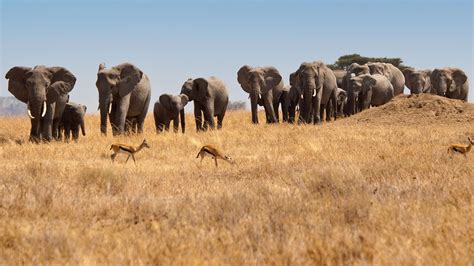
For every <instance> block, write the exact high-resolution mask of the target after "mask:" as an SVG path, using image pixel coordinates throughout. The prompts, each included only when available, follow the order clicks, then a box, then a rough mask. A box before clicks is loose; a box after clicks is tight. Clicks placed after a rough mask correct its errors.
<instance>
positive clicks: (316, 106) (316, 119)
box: [312, 88, 322, 124]
mask: <svg viewBox="0 0 474 266" xmlns="http://www.w3.org/2000/svg"><path fill="white" fill-rule="evenodd" d="M320 91H322V88H321V89H320ZM312 108H313V110H312V111H313V123H314V124H321V97H320V93H319V92H318V94H317V95H316V97H314V99H313V106H312Z"/></svg>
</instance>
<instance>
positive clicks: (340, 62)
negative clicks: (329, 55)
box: [328, 54, 408, 70]
mask: <svg viewBox="0 0 474 266" xmlns="http://www.w3.org/2000/svg"><path fill="white" fill-rule="evenodd" d="M368 62H381V63H390V64H392V65H394V66H396V67H398V68H399V69H400V70H403V69H405V68H408V66H405V65H403V64H402V63H403V60H402V59H401V58H398V57H395V58H390V57H366V56H361V55H360V54H350V55H343V56H341V57H339V58H338V59H337V61H336V62H335V63H334V64H330V65H328V67H329V68H331V69H333V70H335V69H345V68H346V67H347V66H349V65H350V64H352V63H358V64H360V65H363V64H366V63H368Z"/></svg>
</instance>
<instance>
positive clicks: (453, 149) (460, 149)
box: [448, 137, 474, 157]
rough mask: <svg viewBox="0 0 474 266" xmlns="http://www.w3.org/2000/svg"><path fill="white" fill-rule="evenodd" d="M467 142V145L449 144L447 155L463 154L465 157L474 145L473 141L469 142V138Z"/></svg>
mask: <svg viewBox="0 0 474 266" xmlns="http://www.w3.org/2000/svg"><path fill="white" fill-rule="evenodd" d="M467 139H468V140H469V144H467V145H466V144H451V146H449V148H448V154H449V153H450V154H454V153H459V154H463V155H464V157H466V154H467V153H468V152H470V151H471V148H472V145H474V141H472V140H471V138H470V137H468V138H467Z"/></svg>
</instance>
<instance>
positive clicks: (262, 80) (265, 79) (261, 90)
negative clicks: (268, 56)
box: [237, 65, 289, 124]
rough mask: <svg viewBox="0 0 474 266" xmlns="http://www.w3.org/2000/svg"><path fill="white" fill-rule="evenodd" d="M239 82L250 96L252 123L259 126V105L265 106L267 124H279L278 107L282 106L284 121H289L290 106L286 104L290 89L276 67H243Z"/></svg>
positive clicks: (238, 77)
mask: <svg viewBox="0 0 474 266" xmlns="http://www.w3.org/2000/svg"><path fill="white" fill-rule="evenodd" d="M237 81H238V82H239V84H240V86H241V87H242V89H243V90H244V91H245V92H247V93H248V94H249V98H250V104H251V110H252V123H254V124H258V115H257V104H258V103H261V104H263V107H264V109H265V115H266V118H267V123H278V122H279V113H278V106H279V105H280V104H281V106H282V113H283V121H285V122H286V121H288V104H287V103H286V102H285V100H286V98H287V95H286V94H285V93H288V90H289V88H288V87H285V86H284V82H283V79H282V77H281V75H280V72H278V70H277V69H276V68H274V67H271V66H270V67H251V66H248V65H244V66H242V67H241V68H240V69H239V71H238V72H237Z"/></svg>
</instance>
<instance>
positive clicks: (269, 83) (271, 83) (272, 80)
mask: <svg viewBox="0 0 474 266" xmlns="http://www.w3.org/2000/svg"><path fill="white" fill-rule="evenodd" d="M264 72H265V84H266V88H264V89H265V90H266V91H269V90H271V89H273V88H275V87H277V86H278V85H279V84H280V82H281V80H282V77H281V75H280V72H278V70H277V69H276V68H274V67H266V68H264ZM266 91H263V92H262V93H266Z"/></svg>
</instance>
